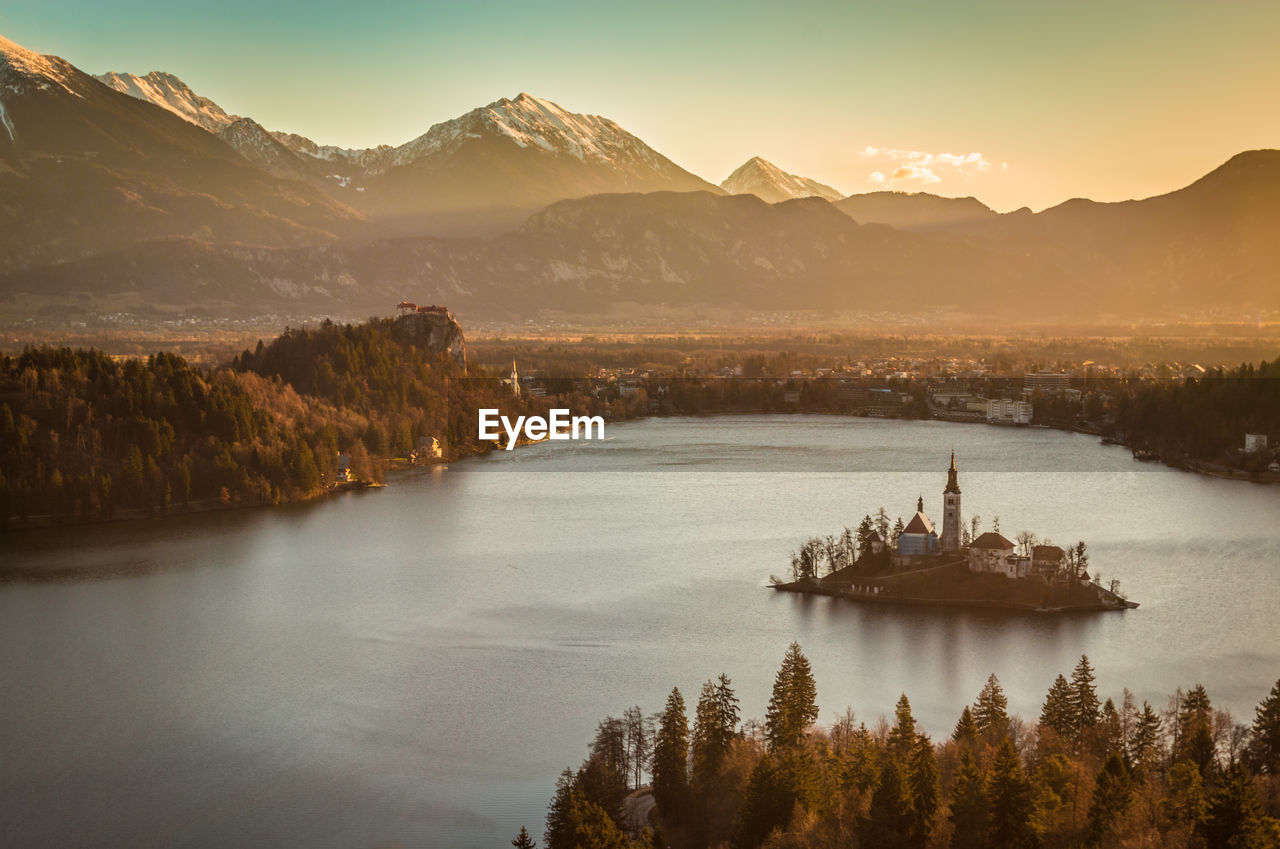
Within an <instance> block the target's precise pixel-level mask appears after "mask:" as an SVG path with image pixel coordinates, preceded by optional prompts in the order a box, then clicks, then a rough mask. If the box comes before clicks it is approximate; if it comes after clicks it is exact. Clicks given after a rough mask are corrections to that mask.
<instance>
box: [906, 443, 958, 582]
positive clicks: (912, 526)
mask: <svg viewBox="0 0 1280 849" xmlns="http://www.w3.org/2000/svg"><path fill="white" fill-rule="evenodd" d="M957 476H958V472H957V470H956V452H954V451H952V452H951V468H950V469H948V470H947V486H946V489H944V490H943V491H942V535H941V537H939V535H938V532H937V530H936V529H935V528H934V526H933V522H932V521H930V520H929V517H928V516H927V515H925V512H924V498H923V497H922V498H920V499H918V500H917V501H916V514H915V515H914V516H912V517H911V521H910V522H908V523H907V526H906V527H905V528H904V529H903V531H902V534H901V535H900V536H899V537H898V554H899V556H901V557H904V558H905V557H928V556H930V555H935V554H958V553H959V552H960V482H959V480H958V477H957Z"/></svg>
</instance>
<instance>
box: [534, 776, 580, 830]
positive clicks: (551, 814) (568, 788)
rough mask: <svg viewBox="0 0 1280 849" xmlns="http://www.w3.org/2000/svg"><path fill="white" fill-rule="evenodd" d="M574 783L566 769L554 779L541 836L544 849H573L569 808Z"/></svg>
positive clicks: (571, 801)
mask: <svg viewBox="0 0 1280 849" xmlns="http://www.w3.org/2000/svg"><path fill="white" fill-rule="evenodd" d="M575 783H576V781H575V779H574V775H573V770H571V769H569V768H568V767H565V770H564V772H562V773H560V777H559V778H557V779H556V792H555V795H554V796H552V797H551V804H550V805H549V806H548V807H547V830H546V831H545V832H543V834H542V845H543V847H544V849H574V847H573V821H572V818H571V817H572V812H571V808H572V804H573V793H574V785H575Z"/></svg>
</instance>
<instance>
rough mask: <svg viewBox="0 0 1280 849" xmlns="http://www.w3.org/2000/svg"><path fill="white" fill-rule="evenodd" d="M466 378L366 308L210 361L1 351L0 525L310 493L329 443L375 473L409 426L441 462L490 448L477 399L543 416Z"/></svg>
mask: <svg viewBox="0 0 1280 849" xmlns="http://www.w3.org/2000/svg"><path fill="white" fill-rule="evenodd" d="M465 374H466V373H465V371H464V369H463V367H462V366H461V365H460V364H458V363H456V362H455V361H454V360H453V359H451V358H450V357H449V356H447V355H446V354H441V353H437V352H434V351H431V350H430V349H426V348H418V347H415V346H413V345H412V344H408V343H406V342H404V341H402V340H400V339H398V338H396V336H395V334H393V333H391V332H390V323H389V322H387V321H385V320H378V319H375V320H372V321H370V322H368V323H365V324H359V325H350V324H348V325H337V324H334V323H332V322H324V323H322V324H320V325H319V326H317V327H315V328H309V329H300V330H286V331H285V333H284V334H282V335H281V336H280V337H279V338H277V339H275V340H273V341H272V342H270V343H269V344H264V343H261V342H260V343H259V344H258V346H257V349H256V350H255V351H253V352H250V351H245V352H244V353H243V354H241V355H240V356H239V357H237V358H236V359H235V360H234V362H233V363H232V364H231V365H230V366H229V367H222V368H213V369H209V370H204V369H201V368H198V367H195V366H193V365H191V364H190V363H188V362H186V361H185V360H183V359H182V358H181V357H178V356H176V355H173V354H166V353H158V354H153V355H151V356H149V357H145V358H113V357H110V356H108V355H106V354H104V353H103V352H101V351H96V350H93V349H88V350H85V349H71V348H65V347H63V348H53V347H41V348H28V349H26V350H25V351H23V352H22V353H21V354H20V355H18V356H8V355H0V528H3V527H12V526H15V525H24V524H28V523H53V524H60V523H71V522H87V521H98V520H106V519H112V518H126V517H129V518H132V517H144V516H157V515H163V514H166V513H173V512H183V511H189V510H201V509H215V508H218V507H232V506H239V505H261V504H278V503H283V502H287V501H296V500H301V499H306V498H311V497H315V496H317V495H320V494H322V493H324V492H327V491H328V490H329V488H330V486H331V484H332V483H333V482H334V480H335V474H334V473H335V471H336V467H337V463H338V455H339V452H341V453H344V454H346V455H348V457H349V459H350V465H351V470H352V472H353V474H354V475H355V476H357V477H358V478H359V479H361V480H380V479H381V477H382V475H383V473H384V470H385V468H386V461H387V460H388V459H389V458H394V457H404V456H406V455H407V454H408V453H409V451H410V450H412V448H413V447H414V446H415V445H416V444H417V440H419V439H420V438H424V437H425V438H436V439H440V440H441V442H442V443H443V445H444V446H445V452H446V453H445V457H446V459H449V458H454V457H459V456H464V455H466V454H470V453H478V452H481V451H486V450H489V448H491V444H489V443H480V442H479V441H478V440H477V439H476V424H475V421H476V409H477V408H478V407H481V406H486V407H497V408H500V409H502V410H503V412H504V413H511V414H527V413H533V412H537V413H545V410H546V406H547V405H546V402H544V401H542V400H540V399H531V398H527V397H520V398H516V397H513V395H512V393H511V391H510V390H509V389H508V388H505V387H503V386H501V385H500V383H499V382H498V381H497V380H496V379H492V378H486V377H484V376H478V377H476V376H472V377H467V376H465ZM577 400H579V401H580V402H581V403H582V404H583V406H584V407H585V406H586V405H587V404H588V403H589V402H590V400H591V399H586V398H582V399H577ZM620 412H621V411H620Z"/></svg>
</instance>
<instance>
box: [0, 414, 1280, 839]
mask: <svg viewBox="0 0 1280 849" xmlns="http://www.w3.org/2000/svg"><path fill="white" fill-rule="evenodd" d="M608 435H609V438H608V439H607V440H606V441H604V442H596V443H575V444H565V443H557V444H555V445H542V446H530V447H526V448H521V449H519V450H517V451H514V452H511V453H499V454H494V455H491V456H489V457H487V458H483V459H480V460H475V461H467V462H462V463H456V464H454V465H453V466H451V467H450V468H448V469H447V470H442V469H437V470H433V471H429V472H422V473H414V474H410V475H406V476H403V477H400V478H397V479H395V480H394V481H393V482H392V484H391V486H389V487H387V488H386V489H385V490H382V491H379V492H371V493H364V494H349V495H346V496H342V497H338V498H334V499H331V500H327V501H324V502H321V503H317V504H312V505H304V506H295V507H288V508H281V509H273V510H254V511H237V512H232V513H224V514H216V515H215V514H210V515H201V516H191V517H181V518H174V519H165V520H159V521H155V522H142V523H136V522H135V523H121V524H117V525H107V526H97V527H87V528H76V529H56V530H47V531H35V532H23V533H18V534H10V535H8V536H6V537H2V538H0V545H2V546H3V548H2V549H0V558H2V560H3V563H2V564H0V566H2V567H6V568H8V569H10V570H12V569H14V568H20V569H22V570H23V571H35V572H37V573H39V574H40V575H42V576H45V577H49V578H56V577H57V576H58V575H59V574H61V575H62V576H63V577H62V578H60V579H54V580H40V581H27V580H23V581H11V582H9V583H7V584H4V585H0V672H2V673H3V680H4V686H3V688H0V715H3V716H4V720H3V722H2V723H0V758H2V760H0V798H3V799H4V800H5V801H4V803H3V804H0V835H3V837H2V838H0V840H3V841H7V843H8V844H9V845H14V846H55V845H56V846H61V847H78V846H85V847H89V846H103V845H129V846H134V847H206V846H208V847H225V846H263V847H268V846H271V847H279V846H307V847H361V846H384V845H406V846H430V847H472V846H475V847H481V846H483V847H499V849H500V847H504V846H506V845H508V841H509V840H510V839H511V837H512V836H513V835H514V834H515V832H516V831H518V830H519V828H520V826H521V825H527V826H528V827H529V829H530V832H531V833H533V834H535V835H537V834H540V833H541V831H542V818H543V815H544V812H545V806H546V802H547V800H548V799H549V797H550V795H551V791H552V789H553V785H554V781H555V778H556V775H557V773H558V772H559V771H560V770H561V769H562V768H563V767H565V766H569V765H573V766H576V765H577V764H578V762H579V761H580V760H581V758H582V756H583V754H584V748H585V745H586V744H587V742H588V741H589V740H590V738H591V736H592V734H593V732H594V729H595V726H596V723H597V722H598V721H599V720H600V719H601V718H603V717H604V716H605V715H608V714H613V715H619V714H621V712H622V711H623V709H625V708H626V707H627V706H629V705H632V704H639V705H641V706H642V707H643V708H644V709H645V710H646V711H656V710H659V709H660V708H661V707H662V704H663V702H664V700H665V697H666V693H667V692H668V691H669V690H670V688H671V687H672V686H673V685H678V686H679V687H680V689H681V691H682V692H683V693H684V694H685V698H686V702H687V703H688V704H689V706H690V710H692V705H693V702H694V701H695V700H696V696H697V691H698V688H699V685H700V684H701V682H702V681H704V680H706V679H707V678H710V677H713V676H715V675H717V674H719V673H720V672H727V673H728V674H729V676H730V677H731V678H732V679H733V681H734V684H735V686H736V688H737V690H738V694H739V696H740V698H741V700H742V706H743V710H744V713H745V714H746V715H747V716H755V717H762V716H763V714H764V706H765V703H766V701H767V699H768V695H769V690H770V687H771V684H772V679H773V674H774V672H775V671H776V668H777V665H778V662H779V661H780V659H781V657H782V655H783V652H784V651H785V650H786V647H787V644H788V643H790V642H791V641H792V640H799V641H800V643H801V644H802V645H803V647H804V649H805V652H806V653H807V654H808V656H809V658H810V660H811V661H812V663H813V668H814V672H815V675H816V677H817V681H818V700H819V704H820V706H821V709H822V721H823V722H830V721H831V720H832V719H833V718H834V717H835V716H836V715H837V714H838V713H841V712H843V711H844V709H845V708H846V707H852V708H853V709H854V711H855V712H856V713H857V714H858V715H859V716H860V717H862V718H863V719H866V720H867V721H868V722H870V721H873V720H874V719H875V718H876V717H878V716H879V715H881V714H885V713H890V712H891V711H892V708H893V704H894V702H895V701H896V699H897V697H898V695H899V693H901V692H906V693H907V694H908V695H909V697H910V698H911V702H912V705H913V707H914V709H915V713H916V716H917V718H919V719H920V720H921V722H922V724H923V725H924V728H925V729H926V730H927V731H929V732H930V733H932V734H934V735H935V736H937V735H942V734H945V733H948V732H949V731H950V728H951V727H952V725H953V724H954V722H955V719H956V717H957V716H958V714H959V710H960V708H961V707H962V706H963V705H964V704H965V703H966V702H968V701H971V700H972V699H973V698H974V697H975V696H976V695H977V693H978V691H979V689H981V687H982V685H983V682H984V681H985V679H986V677H987V675H988V674H989V673H991V672H995V673H996V674H997V675H998V676H999V677H1000V680H1001V682H1002V683H1003V684H1004V686H1005V689H1006V690H1007V692H1008V694H1009V703H1010V709H1011V710H1013V711H1016V712H1019V713H1022V714H1023V715H1024V716H1027V717H1029V718H1034V717H1035V716H1037V715H1038V713H1039V707H1040V703H1041V701H1042V699H1043V696H1044V693H1045V691H1046V690H1047V689H1048V687H1049V684H1050V683H1051V682H1052V680H1053V677H1054V676H1055V675H1056V674H1057V673H1058V672H1069V670H1070V668H1071V666H1072V665H1073V664H1074V662H1075V660H1076V658H1078V657H1079V655H1080V654H1081V653H1084V652H1087V653H1088V654H1089V656H1090V657H1091V658H1092V660H1093V662H1094V664H1095V666H1096V667H1097V669H1098V683H1099V686H1100V688H1101V689H1102V690H1103V691H1104V694H1105V695H1112V696H1115V697H1116V698H1117V699H1118V697H1119V695H1120V690H1121V688H1122V687H1125V686H1127V687H1129V688H1130V689H1132V690H1133V691H1134V692H1135V694H1136V695H1137V697H1138V699H1139V700H1141V699H1149V700H1151V701H1152V703H1153V704H1154V705H1156V706H1157V707H1163V706H1164V704H1165V700H1166V698H1167V696H1168V694H1169V693H1170V692H1171V691H1172V690H1173V688H1174V687H1176V686H1179V685H1182V686H1184V687H1186V686H1189V685H1192V684H1195V683H1203V684H1205V685H1206V687H1208V690H1209V693H1210V696H1211V697H1212V698H1213V700H1214V704H1215V706H1220V707H1227V708H1230V709H1231V710H1232V711H1234V712H1235V714H1236V718H1237V721H1249V720H1250V719H1251V718H1252V713H1253V706H1254V705H1255V704H1256V703H1257V702H1258V701H1259V700H1261V699H1262V698H1263V697H1264V696H1265V695H1266V693H1267V691H1268V690H1269V689H1270V687H1271V685H1272V684H1273V683H1274V682H1275V680H1276V679H1277V678H1280V640H1277V628H1276V625H1275V617H1276V613H1277V611H1280V527H1277V521H1276V519H1277V517H1280V488H1276V487H1272V488H1264V487H1258V486H1253V485H1248V484H1241V483H1236V482H1227V481H1219V480H1215V479H1211V478H1204V477H1198V476H1194V475H1191V474H1187V473H1183V472H1178V471H1174V470H1171V469H1167V468H1163V467H1159V466H1154V465H1150V464H1140V463H1136V462H1134V461H1133V460H1132V459H1131V458H1130V456H1129V453H1128V452H1127V451H1126V450H1125V449H1123V448H1119V447H1108V446H1101V445H1099V444H1098V443H1097V440H1095V439H1092V438H1089V437H1085V436H1081V435H1077V434H1066V433H1059V432H1056V431H1049V430H1040V429H1002V428H995V427H987V426H982V425H947V424H942V423H931V422H894V421H876V420H865V419H854V418H846V417H827V416H790V417H788V416H776V417H763V416H759V417H756V416H750V417H722V418H713V419H698V420H693V419H668V420H652V421H646V422H640V423H636V424H629V425H626V426H612V425H611V426H610V427H609V428H608ZM953 447H954V448H955V450H956V453H957V457H958V461H959V465H960V485H961V488H962V489H963V492H964V495H963V506H964V513H965V515H966V516H969V515H973V514H974V513H977V514H980V515H981V516H982V517H984V518H983V525H984V527H986V526H988V525H989V524H990V519H991V518H992V517H993V516H996V515H999V517H1000V523H1001V530H1002V532H1004V534H1005V535H1006V536H1010V537H1012V536H1013V535H1014V534H1016V533H1017V532H1018V531H1019V530H1022V529H1024V528H1025V529H1030V530H1033V531H1035V532H1037V533H1038V534H1039V535H1040V536H1042V537H1044V536H1048V537H1051V538H1052V539H1053V540H1054V541H1055V542H1058V543H1063V544H1065V543H1069V542H1074V541H1075V540H1077V539H1084V540H1086V541H1087V543H1088V546H1089V551H1090V553H1091V555H1092V560H1093V568H1094V569H1095V570H1096V571H1100V572H1101V573H1102V575H1103V577H1104V579H1109V578H1110V577H1119V578H1120V579H1121V581H1122V584H1123V589H1124V590H1125V591H1127V592H1128V593H1129V594H1130V596H1131V597H1133V598H1134V599H1135V600H1137V601H1139V602H1141V604H1142V606H1141V608H1139V609H1138V610H1135V611H1128V612H1125V613H1107V614H1093V615H1084V616H1072V617H1057V618H1045V617H1040V616H1034V615H1029V614H1008V613H1001V612H998V611H963V610H934V609H909V608H892V607H860V606H857V605H855V604H852V603H848V602H843V601H839V600H835V599H827V598H806V597H799V596H794V595H787V594H775V593H774V592H772V591H770V590H767V589H765V588H764V584H765V582H766V581H767V579H768V577H769V575H770V573H779V574H781V573H783V572H784V571H785V569H786V563H787V559H788V552H789V551H790V550H791V549H792V548H794V547H796V546H797V545H798V543H799V542H800V541H801V540H803V539H804V538H805V537H806V536H808V535H810V534H825V533H834V532H837V531H838V530H839V529H840V527H841V526H842V525H844V524H849V525H852V526H856V524H857V521H858V520H859V519H860V518H861V516H862V515H863V514H865V513H871V512H874V511H875V510H876V509H877V508H878V507H880V506H881V505H884V506H885V507H886V508H887V509H888V511H889V513H890V515H891V516H894V517H896V516H899V515H901V516H903V517H904V519H905V518H909V516H910V514H911V512H912V511H913V510H914V507H915V501H916V498H917V496H921V495H923V496H924V499H925V507H926V511H927V512H929V513H930V515H931V516H933V517H934V518H935V520H938V519H940V516H941V491H942V488H943V486H944V485H945V483H946V472H945V470H946V466H947V462H948V459H949V451H950V450H951V449H952V448H953ZM84 575H96V576H101V577H97V578H89V579H87V578H85V577H83V576H84Z"/></svg>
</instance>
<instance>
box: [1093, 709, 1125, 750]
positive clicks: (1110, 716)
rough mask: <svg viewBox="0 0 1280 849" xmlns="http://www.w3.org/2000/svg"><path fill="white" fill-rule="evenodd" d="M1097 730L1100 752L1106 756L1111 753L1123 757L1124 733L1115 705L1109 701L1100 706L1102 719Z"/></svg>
mask: <svg viewBox="0 0 1280 849" xmlns="http://www.w3.org/2000/svg"><path fill="white" fill-rule="evenodd" d="M1098 729H1099V731H1100V732H1101V736H1100V737H1099V740H1098V742H1099V744H1100V748H1101V752H1102V753H1103V754H1104V755H1108V756H1109V755H1111V754H1112V753H1119V754H1121V755H1123V754H1124V731H1123V729H1122V727H1121V721H1120V711H1118V710H1116V703H1115V702H1113V701H1112V700H1111V699H1107V700H1106V702H1104V703H1103V705H1102V718H1101V720H1100V721H1099V725H1098Z"/></svg>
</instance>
